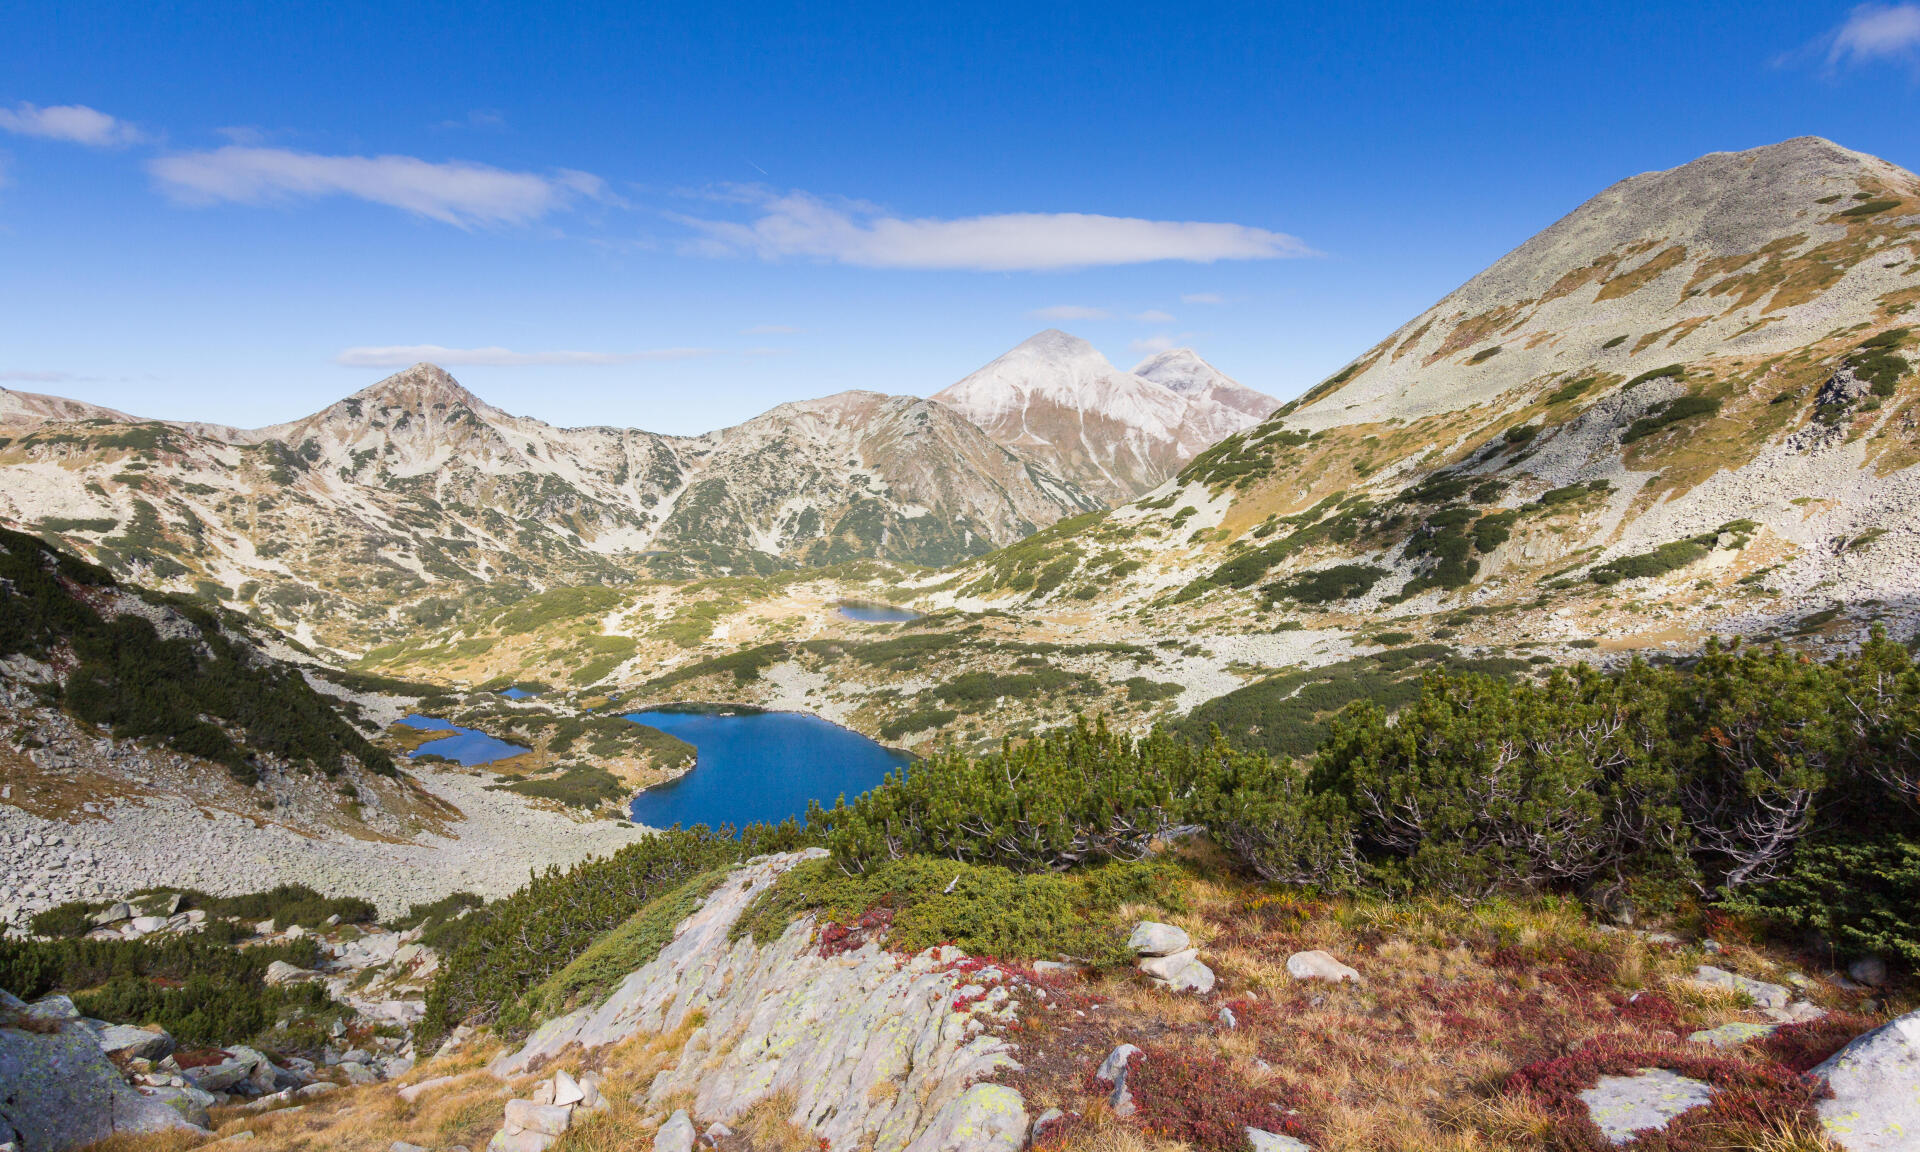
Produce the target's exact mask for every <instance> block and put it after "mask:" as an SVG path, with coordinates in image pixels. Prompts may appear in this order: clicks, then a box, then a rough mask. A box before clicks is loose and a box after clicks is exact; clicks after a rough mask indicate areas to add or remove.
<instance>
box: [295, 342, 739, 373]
mask: <svg viewBox="0 0 1920 1152" xmlns="http://www.w3.org/2000/svg"><path fill="white" fill-rule="evenodd" d="M711 355H713V350H712V349H711V348H650V349H647V350H645V351H641V352H575V351H566V350H562V351H557V352H515V351H514V350H512V349H511V348H495V347H489V348H445V347H442V346H441V345H438V344H398V345H390V346H385V347H374V346H365V347H356V348H345V349H342V350H341V351H340V353H339V354H338V355H337V356H335V357H334V358H333V360H334V363H336V364H343V365H345V366H346V367H349V368H407V367H411V366H412V365H415V364H418V363H420V362H422V361H426V362H428V363H432V364H438V365H440V366H441V367H442V368H528V367H535V366H559V367H591V366H599V365H606V364H634V363H638V362H641V361H647V360H688V359H692V358H694V357H697V356H711Z"/></svg>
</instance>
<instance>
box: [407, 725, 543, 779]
mask: <svg viewBox="0 0 1920 1152" xmlns="http://www.w3.org/2000/svg"><path fill="white" fill-rule="evenodd" d="M400 723H402V724H405V725H406V726H407V727H409V728H419V729H422V730H424V731H428V732H447V733H449V735H447V736H442V737H441V738H440V739H438V740H429V741H427V742H426V743H425V744H422V745H420V747H418V748H415V749H414V750H413V751H412V752H410V753H408V755H410V756H419V755H422V754H426V753H431V754H433V755H435V756H445V757H446V758H447V759H449V760H452V761H454V762H456V763H458V764H460V765H461V766H463V767H466V768H472V767H473V766H474V765H476V764H491V763H493V762H494V761H495V760H506V759H509V758H511V757H514V756H518V755H520V754H521V753H523V752H526V751H528V749H526V748H522V747H520V746H519V745H518V744H509V743H507V742H506V741H505V740H501V739H498V738H496V737H493V736H489V735H487V734H486V733H485V732H482V731H480V730H479V729H477V728H462V727H460V726H459V725H458V724H452V723H449V722H447V721H445V720H440V719H436V718H435V717H432V716H421V715H419V714H418V713H416V714H414V715H412V716H402V717H401V718H400Z"/></svg>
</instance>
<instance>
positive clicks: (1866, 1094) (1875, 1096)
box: [1811, 1012, 1920, 1152]
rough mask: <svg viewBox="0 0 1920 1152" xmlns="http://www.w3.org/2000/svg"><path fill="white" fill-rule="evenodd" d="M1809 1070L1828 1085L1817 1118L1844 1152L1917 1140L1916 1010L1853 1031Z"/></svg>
mask: <svg viewBox="0 0 1920 1152" xmlns="http://www.w3.org/2000/svg"><path fill="white" fill-rule="evenodd" d="M1811 1075H1812V1076H1814V1077H1816V1078H1818V1079H1821V1080H1824V1081H1826V1084H1827V1087H1829V1088H1831V1089H1832V1090H1833V1097H1832V1098H1831V1099H1828V1100H1822V1101H1820V1105H1819V1108H1820V1122H1821V1124H1823V1125H1825V1127H1826V1129H1827V1135H1828V1136H1830V1137H1832V1138H1833V1140H1834V1141H1835V1142H1836V1143H1838V1144H1839V1145H1841V1146H1842V1147H1844V1148H1846V1149H1848V1152H1908V1150H1911V1149H1912V1148H1914V1147H1916V1146H1917V1145H1920V1012H1909V1013H1907V1014H1906V1015H1905V1016H1902V1017H1900V1018H1899V1019H1897V1020H1894V1021H1892V1022H1891V1023H1887V1024H1882V1025H1881V1026H1880V1027H1878V1028H1875V1029H1874V1030H1873V1031H1871V1032H1868V1033H1866V1034H1864V1035H1861V1036H1856V1037H1855V1038H1854V1039H1853V1041H1852V1042H1851V1043H1849V1044H1848V1045H1847V1046H1846V1047H1845V1048H1842V1049H1840V1051H1838V1052H1836V1053H1834V1054H1833V1055H1832V1056H1830V1057H1828V1058H1827V1061H1826V1063H1824V1064H1821V1065H1820V1066H1819V1067H1817V1068H1815V1069H1814V1070H1813V1071H1812V1073H1811Z"/></svg>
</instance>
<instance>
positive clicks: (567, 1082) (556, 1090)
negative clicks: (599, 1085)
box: [553, 1068, 587, 1105]
mask: <svg viewBox="0 0 1920 1152" xmlns="http://www.w3.org/2000/svg"><path fill="white" fill-rule="evenodd" d="M586 1098H587V1096H586V1093H584V1092H582V1091H580V1084H579V1082H578V1081H576V1080H575V1079H574V1078H573V1077H572V1076H569V1075H567V1071H566V1069H564V1068H562V1069H560V1070H559V1071H557V1072H555V1073H554V1074H553V1102H554V1103H555V1104H560V1105H567V1104H578V1103H580V1101H582V1100H585V1099H586Z"/></svg>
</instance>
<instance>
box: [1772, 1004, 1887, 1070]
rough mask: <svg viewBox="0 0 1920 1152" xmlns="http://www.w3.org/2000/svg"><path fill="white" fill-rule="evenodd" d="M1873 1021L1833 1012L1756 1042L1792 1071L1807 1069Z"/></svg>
mask: <svg viewBox="0 0 1920 1152" xmlns="http://www.w3.org/2000/svg"><path fill="white" fill-rule="evenodd" d="M1877 1023H1879V1021H1877V1020H1875V1019H1873V1018H1872V1017H1871V1016H1856V1015H1854V1014H1852V1013H1850V1012H1834V1013H1830V1014H1828V1015H1826V1016H1822V1017H1821V1018H1820V1019H1818V1020H1808V1021H1806V1022H1805V1023H1802V1024H1788V1025H1786V1026H1784V1027H1781V1028H1776V1029H1774V1032H1773V1035H1771V1036H1768V1037H1767V1038H1766V1039H1765V1040H1762V1041H1761V1042H1760V1050H1761V1051H1762V1052H1765V1053H1766V1054H1767V1055H1769V1056H1771V1057H1773V1058H1774V1059H1775V1060H1778V1061H1779V1062H1780V1063H1781V1064H1783V1065H1785V1066H1786V1067H1788V1068H1791V1069H1793V1070H1794V1071H1795V1072H1809V1071H1812V1069H1813V1067H1814V1065H1816V1064H1819V1063H1820V1062H1821V1061H1823V1060H1825V1059H1826V1058H1827V1057H1829V1056H1831V1055H1833V1054H1834V1053H1835V1052H1838V1051H1840V1049H1842V1048H1845V1047H1846V1046H1847V1042H1848V1041H1850V1040H1852V1039H1853V1038H1854V1037H1855V1036H1858V1035H1860V1034H1861V1033H1862V1032H1865V1031H1867V1030H1868V1029H1870V1028H1872V1027H1873V1026H1874V1025H1875V1024H1877Z"/></svg>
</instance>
